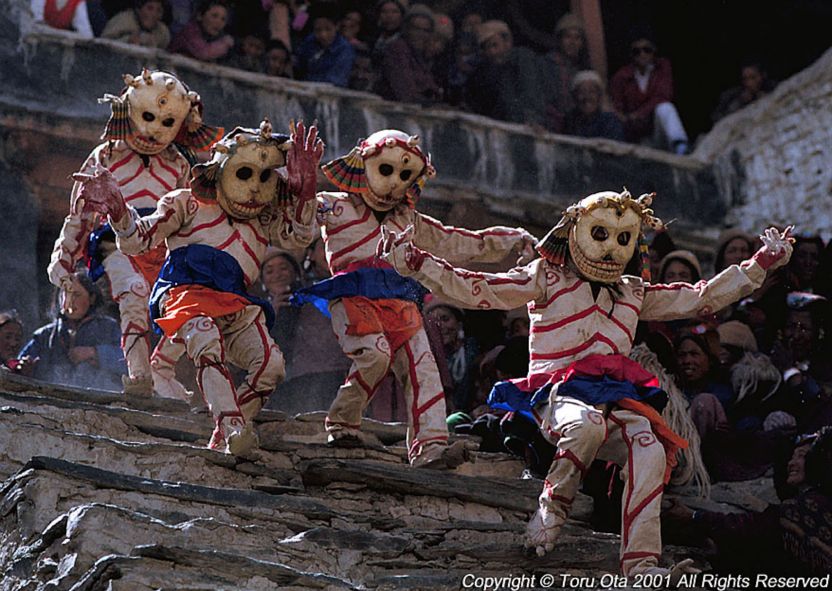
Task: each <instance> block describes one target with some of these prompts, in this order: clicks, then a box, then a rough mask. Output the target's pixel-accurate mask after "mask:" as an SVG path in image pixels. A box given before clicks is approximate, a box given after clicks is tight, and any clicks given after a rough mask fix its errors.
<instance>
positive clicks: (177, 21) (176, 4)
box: [167, 0, 194, 37]
mask: <svg viewBox="0 0 832 591" xmlns="http://www.w3.org/2000/svg"><path fill="white" fill-rule="evenodd" d="M167 2H168V4H169V5H170V13H171V19H170V26H169V27H168V28H169V29H170V34H171V37H176V35H178V34H179V32H180V31H181V30H182V29H184V28H185V25H187V24H188V22H190V20H191V18H193V14H194V0H167Z"/></svg>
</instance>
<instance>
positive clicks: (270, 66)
mask: <svg viewBox="0 0 832 591" xmlns="http://www.w3.org/2000/svg"><path fill="white" fill-rule="evenodd" d="M266 74H268V75H269V76H277V77H279V78H291V77H292V54H291V52H290V51H289V48H288V47H286V44H285V43H283V41H280V40H278V39H272V40H271V41H269V43H268V45H266Z"/></svg>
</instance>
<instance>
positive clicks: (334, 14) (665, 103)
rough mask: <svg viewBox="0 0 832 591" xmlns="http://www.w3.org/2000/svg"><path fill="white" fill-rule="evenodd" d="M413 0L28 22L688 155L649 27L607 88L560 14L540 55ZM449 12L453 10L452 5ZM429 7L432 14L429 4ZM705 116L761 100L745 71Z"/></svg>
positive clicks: (100, 12)
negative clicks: (545, 50)
mask: <svg viewBox="0 0 832 591" xmlns="http://www.w3.org/2000/svg"><path fill="white" fill-rule="evenodd" d="M438 4H439V3H438V2H435V1H431V0H427V1H426V3H425V4H410V2H409V0H378V1H377V2H375V4H373V3H372V2H371V1H363V2H362V1H359V0H315V1H311V2H306V1H303V0H246V1H242V0H32V11H33V14H34V18H35V20H37V21H43V22H45V23H47V24H48V25H50V26H52V27H56V28H61V29H74V30H75V31H77V32H78V33H79V34H81V35H84V36H86V37H93V36H99V37H103V38H107V39H115V40H118V41H122V42H125V43H131V44H135V45H142V46H145V47H153V48H159V49H167V50H168V51H171V52H174V53H180V54H183V55H187V56H189V57H192V58H195V59H198V60H202V61H206V62H213V63H217V64H221V65H225V66H229V67H233V68H238V69H242V70H247V71H250V72H257V73H261V74H264V75H268V76H277V77H283V78H294V79H297V80H308V81H313V82H326V83H329V84H333V85H335V86H340V87H345V88H346V87H349V88H352V89H355V90H361V91H365V92H372V93H376V94H378V95H380V96H382V97H383V98H386V99H389V100H394V101H402V102H408V103H417V104H420V105H422V106H435V105H441V106H443V107H452V108H458V109H462V110H467V111H473V112H475V113H479V114H482V115H486V116H489V117H492V118H495V119H500V120H503V121H511V122H515V123H523V124H527V125H531V126H533V127H534V128H535V129H537V130H547V131H551V132H555V133H565V134H569V135H575V136H579V137H599V138H607V139H613V140H619V141H628V142H634V143H640V144H645V145H650V146H653V147H657V148H661V149H665V150H669V151H672V152H676V153H679V154H684V153H687V152H689V150H690V142H689V139H688V136H687V133H686V132H685V128H684V126H683V124H682V120H681V118H680V116H679V113H678V111H677V110H676V107H675V105H674V103H673V100H674V88H673V73H672V69H671V63H670V61H669V60H668V59H667V58H665V57H662V56H661V55H660V52H659V47H658V46H657V45H656V43H655V41H654V39H653V35H652V33H651V32H650V31H649V29H646V28H642V29H634V30H633V31H631V34H630V38H629V41H630V48H629V49H630V63H628V64H626V65H624V66H623V67H621V68H620V69H619V70H618V71H616V72H614V73H613V74H612V75H611V77H610V79H609V85H608V84H607V80H605V79H604V77H602V76H601V75H600V74H599V73H598V72H596V71H594V70H592V69H591V65H590V60H589V52H588V44H587V36H586V32H585V30H584V25H583V23H582V21H581V19H580V18H578V17H577V16H576V15H574V14H571V13H567V14H565V15H563V16H562V17H561V18H560V19H559V20H558V21H557V24H556V26H555V28H554V30H553V31H552V32H551V34H550V35H549V36H548V37H549V39H546V41H547V43H546V44H545V45H547V46H550V47H553V49H552V50H551V51H549V52H548V53H545V54H542V53H538V52H536V51H534V50H533V49H532V48H529V47H524V46H521V45H517V44H515V42H514V34H513V31H512V30H511V28H510V27H509V25H508V24H507V23H506V22H505V21H502V20H495V19H489V17H490V16H491V15H490V14H489V11H488V10H485V9H481V8H480V5H479V4H473V5H472V4H469V3H456V4H455V6H457V8H456V9H455V10H452V11H450V12H451V14H445V13H443V12H440V11H439V9H438V8H437V6H438ZM451 4H452V5H453V3H451ZM431 5H432V6H434V8H432V7H431ZM739 82H740V84H739V85H738V86H737V87H736V88H731V89H729V90H726V91H725V92H724V93H723V94H722V95H721V96H720V98H719V103H718V106H717V107H716V110H715V111H714V113H713V116H712V118H713V120H714V121H717V120H718V119H720V118H722V117H725V116H726V115H729V114H731V113H733V112H735V111H737V110H739V109H741V108H742V107H744V106H746V105H748V104H750V103H751V102H753V101H755V100H757V99H758V98H760V97H761V96H763V95H765V94H766V93H768V92H770V91H771V89H772V87H773V84H772V82H771V81H770V80H769V79H768V77H767V75H766V72H765V69H764V67H763V66H762V65H761V64H760V63H758V62H753V61H749V62H747V63H744V64H743V65H742V66H741V68H740V76H739Z"/></svg>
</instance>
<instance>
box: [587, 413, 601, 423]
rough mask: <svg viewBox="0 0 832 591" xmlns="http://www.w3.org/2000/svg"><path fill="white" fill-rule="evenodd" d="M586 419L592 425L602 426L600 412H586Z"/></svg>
mask: <svg viewBox="0 0 832 591" xmlns="http://www.w3.org/2000/svg"><path fill="white" fill-rule="evenodd" d="M586 417H587V418H588V419H589V422H590V423H594V424H596V425H603V424H604V415H602V414H601V413H600V412H588V413H586Z"/></svg>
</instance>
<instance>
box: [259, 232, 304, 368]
mask: <svg viewBox="0 0 832 591" xmlns="http://www.w3.org/2000/svg"><path fill="white" fill-rule="evenodd" d="M260 269H261V271H260V282H261V283H262V285H263V290H264V291H265V292H266V297H267V298H268V300H269V302H271V304H272V306H273V307H274V312H275V322H274V326H272V328H271V331H269V332H270V333H271V335H272V338H273V339H274V342H275V343H277V345H278V346H279V347H280V350H281V352H282V353H283V356H284V358H285V357H287V356H288V355H289V352H288V348H289V343H290V341H291V340H292V338H293V337H294V332H295V327H296V326H297V318H298V309H297V308H295V307H294V306H291V305H289V298H290V297H291V296H292V292H293V291H294V290H296V289H298V288H300V285H301V284H300V278H301V269H300V265H299V264H298V262H297V260H296V259H295V257H294V256H292V254H291V253H289V252H286V251H283V250H280V249H277V248H274V247H269V248H268V249H267V250H266V255H265V256H264V257H263V262H262V264H261V266H260Z"/></svg>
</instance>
